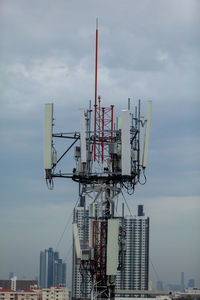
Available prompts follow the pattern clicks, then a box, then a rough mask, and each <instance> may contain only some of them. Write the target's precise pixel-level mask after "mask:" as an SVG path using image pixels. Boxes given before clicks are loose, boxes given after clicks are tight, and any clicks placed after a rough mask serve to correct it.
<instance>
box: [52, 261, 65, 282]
mask: <svg viewBox="0 0 200 300" xmlns="http://www.w3.org/2000/svg"><path fill="white" fill-rule="evenodd" d="M59 285H66V264H65V263H63V261H62V259H60V258H59V259H56V260H55V261H54V286H59Z"/></svg>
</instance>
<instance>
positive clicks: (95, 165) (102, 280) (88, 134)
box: [44, 25, 152, 300]
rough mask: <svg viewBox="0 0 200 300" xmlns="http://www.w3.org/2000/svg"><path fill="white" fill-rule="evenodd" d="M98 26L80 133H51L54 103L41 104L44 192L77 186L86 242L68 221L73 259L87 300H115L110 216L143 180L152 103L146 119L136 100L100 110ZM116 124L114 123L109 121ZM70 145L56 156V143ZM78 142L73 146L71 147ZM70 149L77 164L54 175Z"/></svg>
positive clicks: (116, 237) (115, 233)
mask: <svg viewBox="0 0 200 300" xmlns="http://www.w3.org/2000/svg"><path fill="white" fill-rule="evenodd" d="M97 58H98V25H97V27H96V55H95V99H94V109H92V105H91V101H90V105H89V108H88V109H87V110H85V109H84V108H81V109H80V131H79V132H71V133H67V132H64V133H54V132H53V104H52V103H50V104H46V105H45V134H44V144H45V147H44V148H45V149H44V153H45V155H44V168H45V179H46V182H47V185H48V187H49V188H53V179H54V178H56V177H57V178H71V179H72V180H73V181H75V182H77V183H78V184H79V194H80V196H85V197H86V198H87V199H89V200H90V205H89V222H90V237H89V241H85V242H84V243H80V238H79V232H78V227H77V223H76V222H74V223H73V233H74V242H75V248H76V256H77V258H78V259H79V260H80V264H81V269H82V270H84V272H85V274H86V273H89V274H90V278H91V282H92V291H91V299H112V300H113V299H115V278H116V274H117V270H118V269H119V268H122V267H123V265H122V263H121V262H122V261H123V260H122V257H123V249H124V246H123V245H124V238H125V237H124V234H123V228H122V227H121V226H119V218H117V217H116V216H115V214H114V208H115V200H116V198H117V196H118V195H120V194H121V193H122V191H123V190H125V191H127V192H128V193H129V194H132V193H133V192H134V189H135V185H136V184H137V183H140V182H141V181H140V180H141V179H140V177H141V174H142V175H144V178H146V177H145V168H146V164H147V153H148V141H149V129H150V119H151V107H152V102H151V101H148V106H147V117H146V119H145V118H144V117H143V116H142V115H141V107H140V100H139V101H138V104H137V106H135V108H134V112H132V111H131V110H130V99H129V100H128V108H127V109H126V110H122V111H121V113H120V116H118V117H115V116H114V105H110V106H109V107H104V106H103V105H102V100H101V97H100V96H98V97H97ZM114 120H116V121H114ZM56 138H62V139H69V140H71V141H72V143H71V144H70V146H69V147H68V148H67V149H66V150H65V151H64V153H63V154H62V155H61V156H60V157H59V158H57V153H56V149H55V143H54V141H55V139H56ZM75 144H78V145H75ZM73 146H74V157H75V160H76V166H75V168H74V169H73V171H71V172H68V173H66V172H63V171H61V170H60V171H59V172H58V171H57V168H56V167H57V165H58V163H59V162H60V161H61V160H62V158H63V157H64V156H65V155H66V154H67V153H68V151H69V150H70V149H71V148H72V147H73Z"/></svg>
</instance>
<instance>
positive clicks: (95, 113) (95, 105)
mask: <svg viewBox="0 0 200 300" xmlns="http://www.w3.org/2000/svg"><path fill="white" fill-rule="evenodd" d="M97 58H98V18H96V54H95V99H94V100H95V104H94V136H95V137H96V130H97V128H96V120H97ZM95 160H96V139H95V140H94V161H95Z"/></svg>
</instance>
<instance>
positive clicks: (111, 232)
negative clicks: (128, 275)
mask: <svg viewBox="0 0 200 300" xmlns="http://www.w3.org/2000/svg"><path fill="white" fill-rule="evenodd" d="M118 239H119V220H118V219H109V220H108V237H107V260H106V275H117V267H118V260H119V259H118V257H119V244H118Z"/></svg>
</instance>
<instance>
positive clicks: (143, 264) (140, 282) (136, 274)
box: [72, 197, 149, 300]
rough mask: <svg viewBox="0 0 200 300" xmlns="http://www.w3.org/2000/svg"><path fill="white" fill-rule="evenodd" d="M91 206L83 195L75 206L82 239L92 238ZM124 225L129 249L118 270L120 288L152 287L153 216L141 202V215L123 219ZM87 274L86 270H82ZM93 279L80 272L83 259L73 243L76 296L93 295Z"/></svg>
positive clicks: (85, 297)
mask: <svg viewBox="0 0 200 300" xmlns="http://www.w3.org/2000/svg"><path fill="white" fill-rule="evenodd" d="M88 216H89V210H88V209H86V208H85V199H84V197H82V198H81V199H80V203H79V205H78V206H77V207H76V208H75V209H74V221H76V222H77V225H78V231H79V237H80V243H81V244H82V243H83V240H84V239H85V240H89V228H90V227H89V224H90V222H89V218H88ZM120 225H121V226H122V227H123V230H124V231H125V232H126V238H125V241H126V251H125V253H124V255H123V267H122V270H120V271H118V274H117V278H116V289H120V290H122V289H126V290H148V282H149V217H146V216H145V214H144V211H143V205H139V206H138V214H137V216H126V217H124V218H123V219H122V218H121V219H120ZM82 275H83V274H82ZM90 293H91V283H90V282H89V278H88V280H87V278H86V279H85V280H84V281H83V277H82V276H81V272H80V262H79V260H78V259H77V258H76V253H75V247H74V243H73V262H72V299H74V300H75V299H87V298H88V299H89V298H90Z"/></svg>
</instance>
